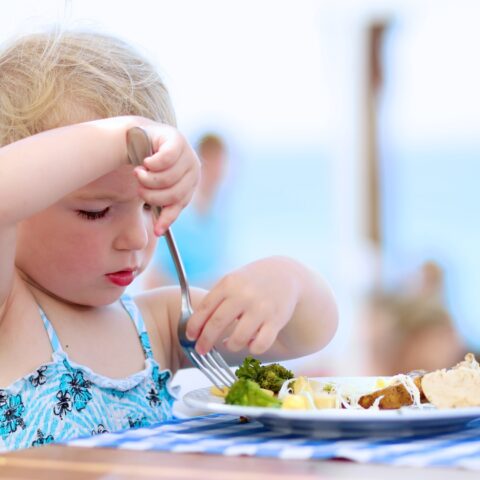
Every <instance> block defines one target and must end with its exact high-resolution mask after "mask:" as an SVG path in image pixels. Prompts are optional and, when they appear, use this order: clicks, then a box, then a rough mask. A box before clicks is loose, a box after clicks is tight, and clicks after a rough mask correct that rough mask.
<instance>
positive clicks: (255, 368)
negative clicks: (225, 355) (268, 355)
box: [235, 356, 261, 382]
mask: <svg viewBox="0 0 480 480" xmlns="http://www.w3.org/2000/svg"><path fill="white" fill-rule="evenodd" d="M260 368H261V366H260V361H259V360H256V359H255V358H253V357H251V356H248V357H246V358H245V360H243V363H242V364H241V365H240V367H239V368H237V370H235V375H236V376H237V378H246V379H248V380H253V381H254V382H255V381H256V380H257V377H258V374H259V372H260Z"/></svg>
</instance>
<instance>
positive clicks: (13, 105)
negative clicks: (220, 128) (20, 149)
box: [0, 29, 176, 146]
mask: <svg viewBox="0 0 480 480" xmlns="http://www.w3.org/2000/svg"><path fill="white" fill-rule="evenodd" d="M119 115H141V116H144V117H148V118H151V119H153V120H156V121H159V122H163V123H168V124H170V125H175V123H176V122H175V114H174V111H173V108H172V106H171V103H170V97H169V94H168V91H167V89H166V87H165V85H164V83H163V81H162V79H161V78H160V75H159V74H158V72H157V71H156V69H155V68H154V66H153V65H152V64H151V63H150V62H148V61H147V60H146V59H145V58H143V56H142V55H140V54H139V53H138V52H136V51H135V50H134V49H133V48H132V47H131V46H129V45H128V44H127V43H125V42H124V41H122V40H120V39H118V38H115V37H112V36H108V35H103V34H99V33H93V32H90V31H67V32H65V31H63V32H60V31H58V30H55V29H52V30H49V31H45V32H42V33H35V34H30V35H26V36H23V37H21V38H19V39H18V40H16V41H14V42H13V43H11V44H10V45H9V46H8V47H6V48H5V49H3V51H1V52H0V146H2V145H6V144H8V143H11V142H13V141H16V140H20V139H21V138H24V137H27V136H30V135H34V134H36V133H39V132H42V131H44V130H49V129H51V128H55V127H60V126H64V125H68V124H72V123H77V122H81V121H87V120H93V119H98V118H107V117H114V116H119Z"/></svg>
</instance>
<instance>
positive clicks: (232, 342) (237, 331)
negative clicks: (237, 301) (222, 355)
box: [225, 313, 263, 352]
mask: <svg viewBox="0 0 480 480" xmlns="http://www.w3.org/2000/svg"><path fill="white" fill-rule="evenodd" d="M262 320H263V319H261V318H259V317H258V315H255V314H252V313H244V314H243V315H242V318H241V321H239V322H237V324H236V327H235V328H234V330H233V332H232V333H231V334H230V336H229V337H228V339H227V341H226V342H225V346H226V348H228V350H231V351H232V352H239V351H240V350H242V349H243V348H245V347H247V346H248V345H249V344H250V342H251V341H252V339H253V338H254V337H256V334H257V332H258V330H259V329H260V328H261V326H262V324H263V321H262Z"/></svg>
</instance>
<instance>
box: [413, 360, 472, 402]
mask: <svg viewBox="0 0 480 480" xmlns="http://www.w3.org/2000/svg"><path fill="white" fill-rule="evenodd" d="M422 388H423V391H424V393H425V396H426V397H427V399H428V401H429V402H430V403H431V404H433V405H435V406H436V407H437V408H457V407H479V406H480V365H479V364H478V362H477V361H476V360H475V357H474V355H473V354H472V353H467V355H465V360H464V361H463V362H460V363H459V364H457V365H455V366H454V367H453V368H450V369H448V370H447V369H442V370H436V371H434V372H431V373H427V374H426V375H425V376H424V377H423V379H422Z"/></svg>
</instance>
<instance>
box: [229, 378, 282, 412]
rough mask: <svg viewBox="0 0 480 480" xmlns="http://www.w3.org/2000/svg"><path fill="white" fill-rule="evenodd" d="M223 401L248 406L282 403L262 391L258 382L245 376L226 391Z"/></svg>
mask: <svg viewBox="0 0 480 480" xmlns="http://www.w3.org/2000/svg"><path fill="white" fill-rule="evenodd" d="M225 403H228V404H229V405H242V406H248V407H275V408H278V407H280V405H281V404H282V402H280V400H278V399H277V398H276V397H274V396H272V395H269V394H268V393H267V392H264V391H263V390H262V389H261V388H260V386H259V385H258V383H255V382H254V381H253V380H249V379H247V378H240V379H239V380H237V381H236V382H235V383H234V384H233V385H232V386H231V387H230V390H229V391H228V395H227V396H226V397H225Z"/></svg>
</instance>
